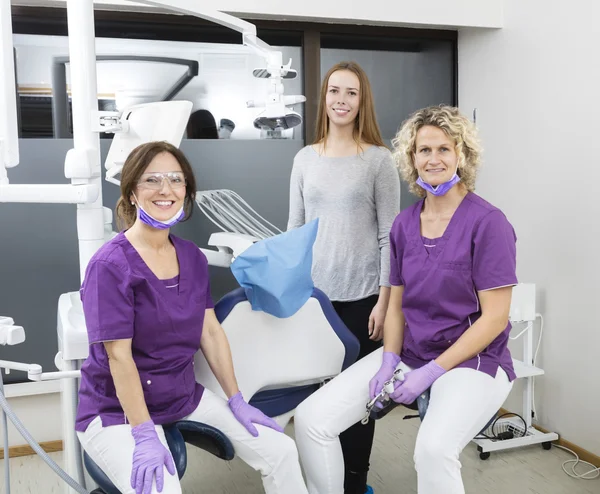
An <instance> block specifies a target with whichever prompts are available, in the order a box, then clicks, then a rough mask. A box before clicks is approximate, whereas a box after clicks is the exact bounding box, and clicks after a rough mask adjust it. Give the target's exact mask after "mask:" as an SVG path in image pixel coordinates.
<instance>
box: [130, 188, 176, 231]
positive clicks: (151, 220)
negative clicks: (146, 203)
mask: <svg viewBox="0 0 600 494" xmlns="http://www.w3.org/2000/svg"><path fill="white" fill-rule="evenodd" d="M133 197H135V200H136V201H137V204H136V205H135V207H136V208H137V217H138V218H139V220H140V221H141V222H142V223H146V225H148V226H151V227H152V228H156V229H158V230H166V229H167V228H171V227H172V226H174V225H176V224H177V223H179V222H180V221H181V220H182V219H183V218H184V216H185V211H184V209H183V206H181V209H180V210H179V211H177V213H175V215H174V216H172V217H171V218H170V219H168V220H165V221H162V220H157V219H156V218H155V217H154V216H152V215H150V214H148V213H147V212H146V211H145V210H144V208H143V207H142V206H140V201H139V199H138V198H137V197H136V195H135V194H133Z"/></svg>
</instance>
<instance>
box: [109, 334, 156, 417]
mask: <svg viewBox="0 0 600 494" xmlns="http://www.w3.org/2000/svg"><path fill="white" fill-rule="evenodd" d="M103 344H104V348H105V349H106V353H107V355H108V365H109V367H110V373H111V375H112V378H113V381H114V384H115V390H116V392H117V397H118V398H119V402H120V403H121V407H122V408H123V411H124V412H125V416H126V417H127V421H128V422H129V423H130V424H131V426H132V427H135V426H137V425H139V424H143V423H144V422H147V421H148V420H150V413H149V412H148V407H147V406H146V401H145V400H144V391H143V389H142V382H141V380H140V374H139V372H138V370H137V367H136V365H135V361H134V360H133V356H132V354H131V339H126V340H115V341H106V342H104V343H103Z"/></svg>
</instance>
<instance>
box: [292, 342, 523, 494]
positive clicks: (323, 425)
mask: <svg viewBox="0 0 600 494" xmlns="http://www.w3.org/2000/svg"><path fill="white" fill-rule="evenodd" d="M382 354H383V348H381V349H379V350H376V351H374V352H372V353H371V354H369V355H367V356H366V357H364V358H363V359H361V360H359V361H358V362H356V363H355V364H354V365H352V366H351V367H349V368H348V369H346V370H345V371H344V372H342V373H341V374H340V375H339V376H337V377H336V378H334V379H333V380H332V381H330V382H328V383H327V384H326V385H325V386H323V387H322V388H321V389H319V390H318V391H317V392H315V393H314V394H312V395H311V396H310V397H309V398H307V399H306V400H305V401H304V402H303V403H301V404H300V406H299V407H298V408H297V410H296V416H295V419H294V425H295V431H296V444H297V445H298V451H299V452H300V459H301V462H302V466H303V467H304V472H305V474H306V480H307V484H308V491H309V493H310V494H343V492H344V460H343V456H342V449H341V447H340V442H339V439H338V436H339V435H340V433H341V432H343V431H345V430H346V429H347V428H348V427H350V426H351V425H353V424H355V423H356V422H358V421H359V420H361V419H362V418H363V417H364V416H365V410H366V409H365V406H366V403H367V402H368V401H369V381H370V379H371V378H372V377H373V376H374V375H375V374H376V373H377V371H378V370H379V367H380V366H381V361H382ZM398 367H400V368H402V370H403V371H405V372H408V371H410V370H411V369H410V368H409V367H408V366H407V365H405V364H404V363H403V362H401V363H400V365H399V366H398ZM511 389H512V383H511V382H510V381H509V379H508V377H507V375H506V373H505V372H504V370H502V369H501V368H499V369H498V372H497V374H496V377H495V378H493V377H491V376H489V375H488V374H485V373H483V372H480V371H476V370H473V369H453V370H451V371H449V372H447V373H446V374H444V375H443V376H442V377H440V378H439V379H438V380H437V381H436V382H435V383H434V384H433V386H432V387H431V395H430V402H429V408H428V409H427V414H426V415H425V418H424V420H423V423H422V424H421V426H420V429H419V433H418V436H417V443H416V446H415V451H414V462H415V468H416V470H417V476H418V492H419V494H464V492H465V488H464V486H463V482H462V478H461V474H460V469H461V464H460V461H459V455H460V453H461V451H462V450H463V449H464V447H465V446H466V445H467V444H468V443H469V442H470V441H471V440H472V439H473V438H474V437H475V436H476V435H477V434H478V433H479V432H480V431H481V429H483V427H485V425H486V424H487V423H488V421H489V420H490V419H491V418H492V417H493V415H494V414H495V413H496V412H497V411H498V410H499V409H500V407H501V406H502V404H503V403H504V401H505V400H506V398H507V396H508V394H509V393H510V390H511ZM381 420H385V418H383V419H381Z"/></svg>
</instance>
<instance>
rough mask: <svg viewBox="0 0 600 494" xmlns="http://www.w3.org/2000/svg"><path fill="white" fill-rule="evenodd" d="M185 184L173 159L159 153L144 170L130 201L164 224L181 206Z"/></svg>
mask: <svg viewBox="0 0 600 494" xmlns="http://www.w3.org/2000/svg"><path fill="white" fill-rule="evenodd" d="M185 182H186V181H185V176H184V173H183V170H182V168H181V165H180V164H179V162H178V161H177V159H176V158H175V156H173V155H172V154H171V153H168V152H162V153H159V154H157V155H156V156H155V157H154V159H152V161H151V162H150V164H149V165H148V166H147V167H146V169H145V170H144V173H143V174H142V176H141V177H140V179H139V180H138V183H137V185H136V187H135V189H134V194H135V196H134V197H132V198H131V200H132V202H136V203H137V204H138V205H139V206H141V207H142V209H143V210H144V211H146V212H147V213H148V214H149V215H150V216H153V217H154V218H156V219H157V220H159V221H167V220H170V219H171V218H172V217H173V216H175V214H177V212H178V211H179V210H180V209H181V208H182V207H183V204H184V201H185V195H186V186H185Z"/></svg>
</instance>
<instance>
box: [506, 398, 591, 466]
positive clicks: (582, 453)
mask: <svg viewBox="0 0 600 494" xmlns="http://www.w3.org/2000/svg"><path fill="white" fill-rule="evenodd" d="M504 413H513V412H510V411H508V410H505V409H504V408H501V409H500V411H499V414H504ZM533 427H535V428H536V429H537V430H538V431H540V432H543V433H544V434H546V433H548V432H555V431H549V430H548V429H545V428H544V427H542V426H540V425H537V424H533ZM555 442H556V444H559V445H561V446H564V447H565V448H569V449H570V450H571V451H573V452H574V453H576V454H577V456H579V459H580V460H583V461H587V462H588V463H591V464H592V465H594V466H595V467H598V468H600V456H598V455H595V454H594V453H590V452H589V451H587V450H585V449H583V448H581V447H579V446H577V445H576V444H573V443H572V442H570V441H567V440H566V439H563V438H562V437H560V434H559V435H558V441H555Z"/></svg>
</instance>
